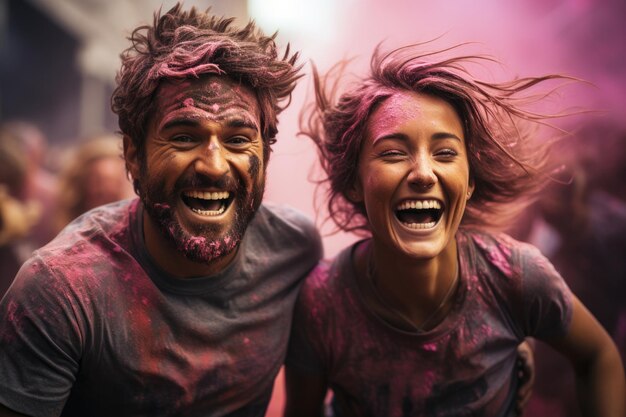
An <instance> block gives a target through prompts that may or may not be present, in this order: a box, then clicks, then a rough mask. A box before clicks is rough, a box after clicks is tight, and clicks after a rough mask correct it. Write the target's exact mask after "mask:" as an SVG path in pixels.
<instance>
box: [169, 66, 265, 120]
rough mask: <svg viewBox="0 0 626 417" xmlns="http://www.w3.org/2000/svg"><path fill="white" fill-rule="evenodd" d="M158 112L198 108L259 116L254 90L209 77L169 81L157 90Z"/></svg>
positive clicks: (213, 111)
mask: <svg viewBox="0 0 626 417" xmlns="http://www.w3.org/2000/svg"><path fill="white" fill-rule="evenodd" d="M157 107H158V109H157V112H159V113H168V112H170V111H173V110H176V109H185V108H190V107H197V108H200V109H203V110H205V111H210V112H212V113H221V112H223V111H228V110H229V109H233V108H238V109H246V110H248V111H249V112H250V113H251V115H254V116H255V117H259V116H260V108H259V102H258V99H257V97H256V94H255V93H254V91H253V90H252V89H251V88H250V87H248V86H246V85H245V84H241V83H239V82H237V81H235V80H233V79H231V78H230V77H227V76H217V75H209V76H202V77H200V78H197V79H184V80H167V81H165V82H164V83H163V84H162V85H161V86H160V88H159V90H158V91H157Z"/></svg>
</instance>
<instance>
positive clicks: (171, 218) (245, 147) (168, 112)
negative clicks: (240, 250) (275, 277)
mask: <svg viewBox="0 0 626 417" xmlns="http://www.w3.org/2000/svg"><path fill="white" fill-rule="evenodd" d="M156 100H157V106H156V112H155V115H154V116H153V117H152V119H151V121H150V123H149V127H148V131H147V135H146V142H145V148H144V152H145V154H144V155H143V156H144V157H143V158H138V159H139V161H140V162H139V163H138V164H137V165H138V166H139V168H138V170H139V172H138V176H135V174H134V173H133V177H134V178H137V179H138V181H139V185H140V187H139V189H140V197H141V200H142V202H143V203H144V207H145V209H146V211H147V213H148V215H149V216H150V217H151V219H152V220H153V221H154V222H155V223H156V224H158V226H159V228H160V231H161V234H162V235H163V236H165V237H166V238H167V239H169V240H170V241H171V242H173V243H174V244H175V246H176V248H177V249H178V250H179V251H180V252H181V253H183V254H184V255H185V256H186V257H187V258H188V259H190V260H192V261H194V262H203V263H210V262H212V261H214V260H217V259H223V258H224V257H226V256H227V255H229V254H231V253H233V251H234V250H235V249H236V248H237V246H238V244H239V242H240V241H241V239H242V237H243V234H244V232H245V230H246V227H247V226H248V223H249V222H250V220H251V219H252V217H253V216H254V213H255V212H256V210H257V209H258V207H259V205H260V204H261V200H262V197H263V191H264V188H265V167H264V165H263V138H262V137H261V125H260V120H261V118H260V116H261V112H260V109H259V104H258V101H257V99H256V96H255V95H254V93H253V92H252V90H250V89H249V88H248V87H246V86H242V85H240V84H238V83H236V82H234V81H233V80H231V79H229V78H227V77H224V76H213V75H211V76H205V77H202V78H200V79H193V80H184V81H181V82H177V83H170V82H168V83H165V84H163V85H161V86H160V87H159V90H158V91H157V98H156Z"/></svg>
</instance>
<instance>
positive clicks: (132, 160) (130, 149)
mask: <svg viewBox="0 0 626 417" xmlns="http://www.w3.org/2000/svg"><path fill="white" fill-rule="evenodd" d="M124 160H125V161H126V169H127V170H128V173H129V174H130V176H131V177H132V179H133V180H136V179H138V178H139V173H140V163H139V152H138V150H137V146H136V145H135V142H133V140H132V139H131V138H130V136H128V135H124Z"/></svg>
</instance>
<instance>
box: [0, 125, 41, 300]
mask: <svg viewBox="0 0 626 417" xmlns="http://www.w3.org/2000/svg"><path fill="white" fill-rule="evenodd" d="M27 170H28V162H27V160H26V155H25V154H24V153H23V152H22V146H21V143H20V141H19V139H18V138H16V137H15V136H13V135H12V134H11V133H10V132H8V131H7V130H5V129H2V128H0V298H2V296H3V295H4V293H5V292H6V290H7V289H8V288H9V286H10V285H11V282H13V278H14V277H15V274H16V273H17V271H18V270H19V268H20V266H21V265H22V263H23V262H24V261H25V260H26V259H27V258H28V257H29V256H30V251H29V250H28V249H25V248H24V242H25V238H26V236H27V235H28V234H29V232H30V231H31V230H32V228H33V226H34V225H35V224H36V223H37V222H38V221H39V219H40V218H41V206H40V205H39V203H38V202H37V201H32V200H30V201H26V202H23V201H22V200H21V198H19V197H20V196H21V194H22V191H23V188H24V183H25V181H26V178H27ZM27 246H28V245H27Z"/></svg>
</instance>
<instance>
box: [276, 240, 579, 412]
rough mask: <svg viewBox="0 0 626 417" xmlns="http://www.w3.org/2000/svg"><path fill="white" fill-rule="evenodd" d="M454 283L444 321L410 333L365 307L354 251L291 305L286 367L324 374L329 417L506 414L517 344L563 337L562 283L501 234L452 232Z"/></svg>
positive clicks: (328, 266)
mask: <svg viewBox="0 0 626 417" xmlns="http://www.w3.org/2000/svg"><path fill="white" fill-rule="evenodd" d="M456 239H457V243H458V248H459V260H460V285H459V287H458V290H457V291H456V293H455V295H454V298H453V307H452V310H451V311H450V313H449V314H448V315H447V317H446V318H445V319H444V320H443V321H442V322H441V323H440V324H439V325H437V326H436V327H435V328H434V329H432V330H430V331H427V332H423V333H419V334H415V333H409V332H404V331H402V330H399V329H396V328H394V327H392V326H390V325H388V324H387V323H386V322H384V321H382V320H381V319H380V318H378V317H377V316H376V315H374V314H373V313H372V311H371V310H370V309H368V308H367V307H366V306H365V304H364V302H363V298H362V296H361V293H360V290H359V288H358V287H357V280H356V276H355V270H354V267H353V262H352V253H353V251H354V247H356V245H358V243H357V244H355V245H354V246H352V247H349V248H347V249H346V250H344V251H343V252H342V253H341V254H340V255H339V256H338V257H337V258H336V259H335V260H334V261H333V262H331V263H329V262H322V263H320V265H319V266H318V267H317V268H316V269H315V270H314V271H313V272H312V273H311V275H309V277H308V278H307V280H306V282H305V284H304V285H303V287H302V289H301V293H300V296H299V299H298V303H297V304H296V313H295V318H294V323H293V326H294V327H293V331H292V338H291V341H290V347H289V353H288V355H287V362H286V363H287V365H288V366H290V367H293V368H294V369H296V370H298V371H299V372H302V373H305V374H312V375H313V374H317V375H325V376H326V377H327V378H328V383H329V387H330V388H331V389H332V391H333V393H334V399H333V407H334V408H335V415H336V416H389V417H401V416H402V417H405V416H429V417H440V416H506V415H511V412H512V409H513V408H514V407H513V405H514V400H515V392H516V386H517V385H516V384H517V381H516V376H515V362H516V357H517V346H518V344H519V343H520V342H521V341H522V340H523V339H524V337H526V336H533V337H536V338H539V339H542V338H546V337H549V336H550V337H553V336H559V335H564V334H565V333H566V332H567V329H568V328H569V324H570V322H571V315H572V296H571V292H570V291H569V289H568V287H567V286H566V284H565V282H564V281H563V279H562V278H561V276H560V275H559V274H558V273H557V271H556V270H555V269H554V268H553V267H552V265H551V264H550V263H549V262H548V261H547V260H546V259H545V258H544V257H543V256H542V255H541V254H540V253H539V251H538V250H537V249H536V248H534V247H532V246H530V245H528V244H524V243H520V242H517V241H514V240H513V239H512V238H510V237H508V236H506V235H503V234H496V235H494V234H488V233H483V232H478V231H459V232H458V233H457V236H456Z"/></svg>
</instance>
